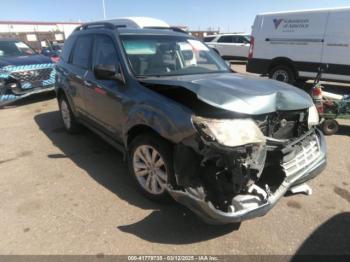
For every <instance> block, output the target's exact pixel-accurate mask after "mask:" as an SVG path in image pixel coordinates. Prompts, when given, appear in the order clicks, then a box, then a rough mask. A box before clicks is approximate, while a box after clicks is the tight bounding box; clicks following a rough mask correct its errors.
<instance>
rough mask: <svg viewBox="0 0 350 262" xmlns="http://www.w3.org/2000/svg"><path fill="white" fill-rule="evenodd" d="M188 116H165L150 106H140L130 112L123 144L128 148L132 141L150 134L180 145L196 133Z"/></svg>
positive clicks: (124, 125)
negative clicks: (146, 133) (147, 133)
mask: <svg viewBox="0 0 350 262" xmlns="http://www.w3.org/2000/svg"><path fill="white" fill-rule="evenodd" d="M190 119H191V116H190V115H187V114H181V113H179V114H175V116H172V115H171V114H165V113H164V112H160V111H159V110H154V109H152V107H149V106H139V107H136V108H134V109H133V110H132V111H130V112H129V114H128V116H127V117H126V122H125V123H124V124H123V132H122V133H123V143H124V146H125V147H126V148H127V147H128V145H129V144H130V142H131V141H132V139H134V138H135V137H136V136H138V135H139V134H142V133H144V132H149V133H152V134H155V135H157V136H159V137H161V138H163V139H165V140H166V141H168V142H169V143H171V144H178V143H180V142H181V141H182V140H184V139H185V138H187V137H189V136H191V135H193V134H194V133H195V132H196V131H195V129H194V127H193V125H192V122H191V120H190Z"/></svg>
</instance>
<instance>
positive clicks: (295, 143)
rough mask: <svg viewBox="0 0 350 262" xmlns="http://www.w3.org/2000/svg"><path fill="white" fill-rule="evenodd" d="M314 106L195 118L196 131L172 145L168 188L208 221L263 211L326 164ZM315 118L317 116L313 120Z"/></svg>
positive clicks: (232, 220)
mask: <svg viewBox="0 0 350 262" xmlns="http://www.w3.org/2000/svg"><path fill="white" fill-rule="evenodd" d="M310 112H311V113H312V114H314V113H315V111H314V108H311V109H309V110H300V111H291V112H278V113H272V114H267V115H263V116H258V117H254V118H250V119H244V118H243V119H236V120H220V119H216V120H213V119H206V118H202V117H194V118H193V124H194V126H195V128H196V130H197V134H196V135H194V136H193V137H190V138H187V139H186V140H184V141H183V142H182V143H180V144H178V145H176V147H175V151H174V168H175V174H176V184H174V185H169V189H168V190H169V193H170V194H171V196H172V197H173V198H174V199H175V200H176V201H178V202H180V203H182V204H183V205H185V206H187V207H188V208H190V209H191V210H192V211H193V212H195V213H196V214H197V215H199V216H200V217H201V218H202V219H203V220H204V221H206V222H207V223H210V224H227V223H235V222H241V221H243V220H247V219H252V218H255V217H259V216H263V215H265V214H266V213H267V212H268V211H269V210H270V209H271V208H272V207H273V206H274V205H275V204H276V203H277V201H278V200H279V199H280V198H281V197H283V196H284V195H285V193H286V192H287V191H289V190H291V189H292V188H293V187H295V186H297V185H300V184H303V183H304V182H306V181H307V180H310V179H311V178H313V177H315V176H316V175H317V174H319V173H320V172H321V171H322V170H323V169H324V168H325V166H326V144H325V140H324V137H323V135H322V133H321V132H319V131H318V130H317V129H316V128H314V127H313V125H314V124H315V123H313V122H312V116H310ZM315 122H316V121H315Z"/></svg>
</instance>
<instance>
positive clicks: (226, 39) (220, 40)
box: [218, 35, 232, 43]
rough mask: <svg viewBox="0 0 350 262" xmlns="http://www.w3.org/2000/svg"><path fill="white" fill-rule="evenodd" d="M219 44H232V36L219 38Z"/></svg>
mask: <svg viewBox="0 0 350 262" xmlns="http://www.w3.org/2000/svg"><path fill="white" fill-rule="evenodd" d="M218 42H219V43H232V36H230V35H224V36H222V37H220V38H219V40H218Z"/></svg>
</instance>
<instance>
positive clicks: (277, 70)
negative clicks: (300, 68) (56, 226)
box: [269, 65, 295, 84]
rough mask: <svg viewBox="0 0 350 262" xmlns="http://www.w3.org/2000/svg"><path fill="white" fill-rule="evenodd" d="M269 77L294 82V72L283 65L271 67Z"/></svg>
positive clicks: (289, 82)
mask: <svg viewBox="0 0 350 262" xmlns="http://www.w3.org/2000/svg"><path fill="white" fill-rule="evenodd" d="M269 77H270V78H271V79H274V80H277V81H280V82H284V83H288V84H294V83H295V74H294V72H293V70H292V69H291V68H290V67H288V66H285V65H278V66H275V67H274V68H272V70H271V71H270V73H269Z"/></svg>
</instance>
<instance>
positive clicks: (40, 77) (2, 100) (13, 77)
mask: <svg viewBox="0 0 350 262" xmlns="http://www.w3.org/2000/svg"><path fill="white" fill-rule="evenodd" d="M55 77H56V71H55V69H54V64H50V63H49V64H34V65H20V66H5V67H3V68H1V69H0V107H2V106H5V105H8V104H11V103H13V102H14V101H17V100H19V99H23V98H25V97H27V96H30V95H33V94H38V93H43V92H50V91H53V90H54V85H55Z"/></svg>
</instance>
